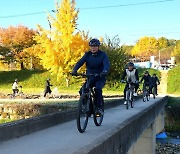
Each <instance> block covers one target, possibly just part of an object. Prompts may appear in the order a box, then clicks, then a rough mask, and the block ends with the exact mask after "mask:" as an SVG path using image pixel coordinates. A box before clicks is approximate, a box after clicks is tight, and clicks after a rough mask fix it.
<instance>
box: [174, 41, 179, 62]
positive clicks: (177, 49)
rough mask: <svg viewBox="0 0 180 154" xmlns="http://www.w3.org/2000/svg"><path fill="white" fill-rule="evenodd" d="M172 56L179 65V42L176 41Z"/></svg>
mask: <svg viewBox="0 0 180 154" xmlns="http://www.w3.org/2000/svg"><path fill="white" fill-rule="evenodd" d="M172 55H173V56H175V58H176V62H177V63H178V64H179V63H180V40H178V41H176V45H175V47H174V51H173V53H172Z"/></svg>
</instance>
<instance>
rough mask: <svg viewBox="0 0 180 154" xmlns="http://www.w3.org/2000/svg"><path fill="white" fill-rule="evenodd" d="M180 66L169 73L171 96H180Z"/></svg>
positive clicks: (168, 80) (168, 81)
mask: <svg viewBox="0 0 180 154" xmlns="http://www.w3.org/2000/svg"><path fill="white" fill-rule="evenodd" d="M179 83H180V65H179V66H177V67H175V68H173V69H172V70H170V71H169V72H168V79H167V92H168V93H170V94H180V86H179Z"/></svg>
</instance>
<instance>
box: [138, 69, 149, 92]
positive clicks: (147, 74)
mask: <svg viewBox="0 0 180 154" xmlns="http://www.w3.org/2000/svg"><path fill="white" fill-rule="evenodd" d="M143 81H144V83H143V89H145V87H148V91H149V92H150V93H151V91H150V87H151V76H150V74H149V72H148V71H145V73H144V76H143V77H142V78H141V80H140V83H142V82H143Z"/></svg>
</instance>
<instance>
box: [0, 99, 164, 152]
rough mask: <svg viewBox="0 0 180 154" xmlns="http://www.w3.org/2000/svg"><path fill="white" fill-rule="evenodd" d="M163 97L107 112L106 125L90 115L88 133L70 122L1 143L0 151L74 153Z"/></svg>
mask: <svg viewBox="0 0 180 154" xmlns="http://www.w3.org/2000/svg"><path fill="white" fill-rule="evenodd" d="M162 97H163V96H158V98H156V99H155V100H154V99H151V100H150V101H149V102H145V103H144V102H143V101H142V100H141V99H140V100H138V101H136V102H135V108H130V109H129V110H126V108H125V106H124V105H120V106H118V107H115V108H111V109H108V110H106V111H105V116H104V121H103V124H102V126H100V127H96V126H95V125H94V123H93V119H92V118H90V119H89V122H88V126H87V130H86V132H85V133H83V134H81V133H79V132H78V131H77V128H76V121H75V120H73V121H70V122H67V123H64V124H60V125H57V126H54V127H51V128H48V129H45V130H42V131H38V132H35V133H32V134H29V135H26V136H23V137H20V138H16V139H12V140H9V141H6V142H2V143H0V154H72V153H74V152H76V151H77V150H78V149H80V148H82V147H84V146H86V145H89V144H90V143H93V142H94V141H96V140H97V139H99V138H100V137H103V136H106V135H108V132H109V131H110V130H112V129H113V128H115V127H116V126H118V125H119V124H120V123H122V122H123V121H125V120H127V119H128V118H130V117H132V116H134V115H136V114H138V113H139V112H141V111H143V110H144V109H145V108H147V107H148V106H150V105H152V104H153V103H155V102H156V101H157V100H160V99H161V98H162Z"/></svg>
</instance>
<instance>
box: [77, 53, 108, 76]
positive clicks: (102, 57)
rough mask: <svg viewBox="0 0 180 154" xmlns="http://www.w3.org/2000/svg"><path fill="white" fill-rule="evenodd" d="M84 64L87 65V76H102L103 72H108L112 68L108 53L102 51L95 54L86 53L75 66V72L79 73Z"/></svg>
mask: <svg viewBox="0 0 180 154" xmlns="http://www.w3.org/2000/svg"><path fill="white" fill-rule="evenodd" d="M84 63H86V69H87V70H86V73H87V74H93V73H97V74H100V73H101V72H103V71H107V72H108V71H109V68H110V63H109V60H108V57H107V55H106V53H105V52H103V51H101V50H99V51H97V53H94V54H93V53H92V52H91V51H89V52H86V53H85V54H84V56H83V57H82V58H81V59H80V60H79V61H78V62H77V64H76V65H75V67H74V71H77V70H78V69H79V68H80V67H81V66H82V65H83V64H84Z"/></svg>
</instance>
